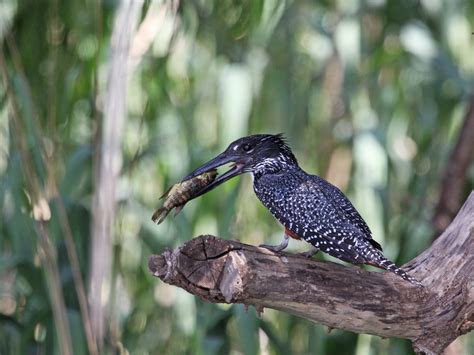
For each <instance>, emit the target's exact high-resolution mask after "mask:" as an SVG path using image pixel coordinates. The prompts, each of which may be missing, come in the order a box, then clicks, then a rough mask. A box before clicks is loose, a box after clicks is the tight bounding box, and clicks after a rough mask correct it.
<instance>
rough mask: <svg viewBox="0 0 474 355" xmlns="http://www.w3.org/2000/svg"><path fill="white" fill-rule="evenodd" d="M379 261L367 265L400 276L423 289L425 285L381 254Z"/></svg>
mask: <svg viewBox="0 0 474 355" xmlns="http://www.w3.org/2000/svg"><path fill="white" fill-rule="evenodd" d="M377 259H378V260H376V261H375V262H367V264H369V265H372V266H375V267H379V268H381V269H384V270H387V271H390V272H393V273H394V274H395V275H398V276H400V277H401V278H402V279H404V280H406V281H408V282H410V283H411V284H413V285H416V286H421V287H423V285H422V284H421V283H420V282H419V281H418V280H417V279H415V278H414V277H413V276H410V275H408V274H407V273H406V271H405V270H403V269H402V268H400V267H398V266H397V265H395V264H394V263H393V262H391V261H390V260H388V259H387V258H385V257H384V256H382V255H381V254H380V253H379V255H378V258H377Z"/></svg>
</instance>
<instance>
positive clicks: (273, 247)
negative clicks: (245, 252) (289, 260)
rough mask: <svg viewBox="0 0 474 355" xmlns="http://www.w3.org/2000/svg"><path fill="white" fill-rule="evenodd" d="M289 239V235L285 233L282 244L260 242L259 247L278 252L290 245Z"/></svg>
mask: <svg viewBox="0 0 474 355" xmlns="http://www.w3.org/2000/svg"><path fill="white" fill-rule="evenodd" d="M288 239H289V237H288V236H287V235H286V234H285V235H284V236H283V240H282V241H281V243H280V244H278V245H268V244H260V245H259V247H260V248H265V249H268V250H271V251H274V252H276V253H279V252H280V251H282V250H283V249H285V248H286V247H287V246H288Z"/></svg>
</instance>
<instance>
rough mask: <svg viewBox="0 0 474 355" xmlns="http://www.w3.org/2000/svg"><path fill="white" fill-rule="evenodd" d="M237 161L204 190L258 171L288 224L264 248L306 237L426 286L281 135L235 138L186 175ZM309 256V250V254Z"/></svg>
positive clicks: (268, 202)
mask: <svg viewBox="0 0 474 355" xmlns="http://www.w3.org/2000/svg"><path fill="white" fill-rule="evenodd" d="M228 163H234V164H233V166H232V169H230V170H229V171H227V172H226V173H224V174H223V175H220V176H218V178H217V179H216V180H215V181H214V182H213V183H211V184H210V185H208V186H207V187H206V188H205V189H204V190H202V191H201V192H200V194H203V193H206V192H207V191H209V190H211V189H213V188H214V187H216V186H217V185H219V184H221V183H223V182H224V181H226V180H228V179H230V178H232V177H234V176H237V175H239V174H242V173H246V172H249V173H251V174H252V175H253V186H254V190H255V193H256V194H257V196H258V198H259V199H260V201H262V203H263V204H264V205H265V207H267V208H268V210H269V211H270V212H271V213H272V214H273V216H275V217H276V219H277V220H278V221H279V222H280V223H281V224H283V226H284V227H285V234H284V239H283V241H282V243H281V244H280V245H277V246H269V245H264V247H266V248H268V249H271V250H274V251H281V250H283V249H285V248H286V247H287V246H288V238H289V237H292V238H295V239H303V240H305V241H306V242H308V243H311V244H312V245H313V246H314V247H315V248H316V249H315V251H314V252H313V253H311V255H312V254H314V253H315V252H317V251H318V250H321V251H323V252H325V253H327V254H329V255H332V256H334V257H336V258H338V259H341V260H344V261H347V262H350V263H353V264H368V265H373V266H376V267H379V268H381V269H385V270H388V271H391V272H393V273H395V274H396V275H398V276H400V277H402V278H403V279H405V280H407V281H409V282H411V283H413V284H416V285H420V283H419V282H418V281H417V280H415V279H414V278H413V277H411V276H409V275H408V274H407V273H406V272H405V271H404V270H402V269H401V268H399V267H397V266H396V265H395V264H394V263H393V262H391V261H390V260H388V259H386V258H385V257H384V256H383V254H382V248H381V246H380V244H379V243H377V242H376V241H375V240H374V239H373V238H372V232H371V231H370V229H369V227H368V226H367V224H366V223H365V221H364V220H363V219H362V217H361V216H360V214H359V213H358V212H357V210H356V209H355V208H354V206H353V205H352V203H351V202H350V201H349V200H348V199H347V197H346V196H344V194H343V193H342V192H341V191H340V190H339V189H338V188H337V187H335V186H333V185H331V184H330V183H329V182H327V181H326V180H324V179H322V178H320V177H319V176H316V175H310V174H308V173H306V172H305V171H303V170H302V169H301V168H300V167H299V165H298V162H297V160H296V158H295V156H294V155H293V153H292V151H291V149H290V148H289V146H288V145H287V144H286V143H285V141H284V139H283V137H282V135H281V134H279V135H270V134H257V135H252V136H248V137H243V138H240V139H238V140H236V141H235V142H233V143H231V144H230V145H229V147H228V148H227V149H226V150H225V151H224V152H223V153H221V154H219V155H218V156H217V157H215V158H214V159H212V160H211V161H209V162H208V163H206V164H204V165H203V166H202V167H200V168H198V169H197V170H195V171H194V172H193V173H191V174H190V175H189V176H187V177H186V178H185V179H189V178H192V177H194V176H197V175H199V174H202V173H204V172H206V171H208V170H210V169H214V168H217V167H219V166H222V165H225V164H228ZM308 255H309V254H308Z"/></svg>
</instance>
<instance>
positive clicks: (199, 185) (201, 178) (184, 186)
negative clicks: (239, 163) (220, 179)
mask: <svg viewBox="0 0 474 355" xmlns="http://www.w3.org/2000/svg"><path fill="white" fill-rule="evenodd" d="M216 176H217V170H216V169H213V170H209V171H206V172H205V173H202V174H201V175H198V176H195V177H193V178H191V179H189V180H185V181H181V182H179V183H177V184H175V185H173V186H172V187H170V188H169V189H168V190H167V191H166V192H165V193H164V194H163V196H161V197H160V198H166V199H165V202H164V203H163V206H162V207H161V208H159V209H158V210H156V211H155V213H153V216H152V217H151V219H152V221H153V222H155V223H156V224H160V223H161V222H163V221H164V219H165V218H166V216H167V215H168V213H170V211H171V210H172V209H173V208H176V210H175V214H174V215H175V216H176V215H177V214H178V213H179V212H180V211H181V210H182V209H183V207H184V205H185V204H186V202H188V201H189V200H192V199H193V198H195V197H197V196H198V194H199V192H200V191H202V190H203V189H204V188H205V187H206V186H207V185H209V184H210V183H211V182H213V181H214V180H215V179H216Z"/></svg>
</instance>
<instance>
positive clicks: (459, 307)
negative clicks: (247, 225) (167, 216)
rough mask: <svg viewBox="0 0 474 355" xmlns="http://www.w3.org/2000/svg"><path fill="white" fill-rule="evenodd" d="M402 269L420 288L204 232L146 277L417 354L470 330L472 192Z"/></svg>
mask: <svg viewBox="0 0 474 355" xmlns="http://www.w3.org/2000/svg"><path fill="white" fill-rule="evenodd" d="M403 267H404V269H405V270H407V271H409V273H410V274H411V275H413V276H415V277H416V278H417V279H418V280H420V281H421V282H422V284H423V285H424V288H420V287H416V286H413V285H412V284H410V283H408V282H406V281H404V280H403V279H401V278H399V277H397V276H396V275H394V274H392V273H388V272H385V273H379V272H370V271H366V270H363V269H360V268H358V267H354V266H345V265H341V264H336V263H332V262H327V261H325V262H322V261H316V260H311V259H307V258H306V257H303V256H299V255H292V254H288V253H274V252H271V251H269V250H267V249H263V248H259V247H255V246H252V245H247V244H243V243H240V242H236V241H229V240H224V239H220V238H217V237H214V236H209V235H207V236H200V237H197V238H195V239H192V240H190V241H188V242H187V243H185V244H184V245H183V246H181V247H178V248H177V249H176V250H174V251H170V250H167V251H165V252H164V253H163V254H161V255H152V256H151V257H150V259H149V268H150V270H151V272H152V273H153V275H154V276H157V277H159V278H160V279H162V280H163V281H164V282H166V283H169V284H171V285H176V286H178V287H181V288H183V289H185V290H187V291H188V292H190V293H192V294H194V295H197V296H199V297H200V298H202V299H204V300H206V301H209V302H214V303H243V304H246V305H254V306H255V307H256V309H257V310H260V311H261V310H263V308H264V307H268V308H273V309H277V310H280V311H283V312H287V313H290V314H294V315H297V316H300V317H303V318H306V319H309V320H311V321H313V322H316V323H320V324H324V325H327V326H329V327H331V328H338V329H344V330H349V331H353V332H357V333H369V334H374V335H379V336H382V337H398V338H406V339H410V340H412V342H413V347H414V349H415V351H417V352H418V353H426V354H440V353H441V352H442V351H443V349H445V348H446V347H447V346H448V345H449V344H450V343H451V342H452V341H453V340H454V339H456V338H457V337H459V336H460V335H462V334H465V333H467V332H469V331H470V330H472V329H473V328H474V303H473V300H474V277H473V276H474V272H473V270H474V193H471V195H470V197H469V199H468V200H467V202H466V203H465V204H464V206H463V207H462V209H461V211H460V212H459V214H458V215H457V217H456V218H455V220H454V221H453V222H452V223H451V225H450V226H449V227H448V228H447V229H446V230H445V231H444V233H443V234H442V235H441V236H440V237H439V238H437V240H436V241H435V242H434V243H433V245H432V246H431V247H430V248H429V249H427V250H426V251H425V252H423V253H422V254H421V255H419V256H418V257H416V258H415V259H413V260H412V261H410V262H409V263H408V264H406V265H404V266H403Z"/></svg>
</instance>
